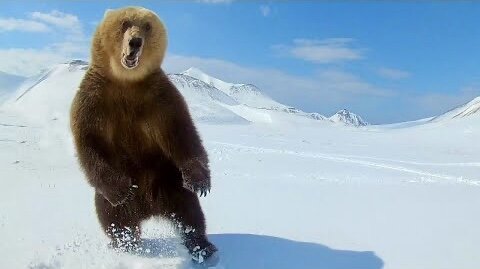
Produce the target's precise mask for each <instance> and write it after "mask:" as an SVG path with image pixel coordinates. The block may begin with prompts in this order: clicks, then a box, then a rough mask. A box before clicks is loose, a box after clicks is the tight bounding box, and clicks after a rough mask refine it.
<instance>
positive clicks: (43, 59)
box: [0, 48, 68, 76]
mask: <svg viewBox="0 0 480 269" xmlns="http://www.w3.org/2000/svg"><path fill="white" fill-rule="evenodd" d="M0 55H2V58H3V60H2V61H0V70H2V71H4V72H7V73H10V74H15V75H21V76H31V75H34V74H37V73H38V72H39V71H40V70H42V69H44V68H47V67H49V66H51V65H54V64H58V63H61V62H64V61H66V60H68V56H67V55H65V54H62V53H58V52H57V51H55V50H51V49H47V48H45V49H18V48H12V49H0Z"/></svg>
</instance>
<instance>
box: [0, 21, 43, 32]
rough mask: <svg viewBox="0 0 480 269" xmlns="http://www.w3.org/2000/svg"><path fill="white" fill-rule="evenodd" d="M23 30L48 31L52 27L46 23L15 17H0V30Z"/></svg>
mask: <svg viewBox="0 0 480 269" xmlns="http://www.w3.org/2000/svg"><path fill="white" fill-rule="evenodd" d="M8 31H21V32H48V31H50V28H49V27H48V26H47V25H45V24H44V23H41V22H37V21H32V20H24V19H15V18H6V19H2V18H0V32H8Z"/></svg>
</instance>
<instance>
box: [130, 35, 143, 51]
mask: <svg viewBox="0 0 480 269" xmlns="http://www.w3.org/2000/svg"><path fill="white" fill-rule="evenodd" d="M142 42H143V41H142V39H141V38H140V37H134V38H132V39H130V41H129V42H128V45H129V46H130V48H132V49H133V50H139V49H140V47H141V46H142Z"/></svg>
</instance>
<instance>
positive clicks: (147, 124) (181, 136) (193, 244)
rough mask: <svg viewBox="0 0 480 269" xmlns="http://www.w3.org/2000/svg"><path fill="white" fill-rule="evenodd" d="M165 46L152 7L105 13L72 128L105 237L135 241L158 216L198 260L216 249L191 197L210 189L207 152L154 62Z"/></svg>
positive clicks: (118, 243) (122, 243)
mask: <svg viewBox="0 0 480 269" xmlns="http://www.w3.org/2000/svg"><path fill="white" fill-rule="evenodd" d="M166 46H167V33H166V29H165V27H164V25H163V23H162V22H161V21H160V19H159V18H158V16H157V15H156V14H155V13H153V12H152V11H150V10H147V9H145V8H138V7H127V8H122V9H117V10H110V11H107V12H106V13H105V17H104V19H103V21H102V22H101V23H100V25H99V26H98V28H97V30H96V32H95V35H94V37H93V42H92V50H91V64H90V66H89V69H88V70H87V72H86V74H85V77H84V78H83V80H82V82H81V84H80V89H79V90H78V92H77V94H76V96H75V98H74V100H73V103H72V107H71V129H72V133H73V137H74V142H75V146H76V150H77V155H78V159H79V162H80V165H81V167H82V169H83V171H84V172H85V174H86V177H87V179H88V182H89V183H90V184H91V185H92V186H93V187H94V188H95V192H96V194H95V206H96V210H97V215H98V219H99V221H100V224H101V225H102V226H103V229H104V230H105V232H106V233H107V235H108V236H109V237H110V238H111V239H112V243H111V245H112V246H114V247H116V248H119V249H122V250H135V249H138V244H139V240H140V224H141V222H142V221H143V220H146V219H148V218H150V217H152V216H163V217H165V218H168V219H169V220H171V221H172V222H173V223H174V224H175V226H176V228H177V229H178V231H179V232H180V234H181V236H182V239H183V242H184V244H185V246H186V247H187V249H188V251H189V252H190V254H191V255H192V257H193V259H194V260H195V261H197V262H198V263H202V262H203V261H206V260H207V259H209V258H211V259H213V258H214V257H215V258H216V257H217V255H216V251H217V249H216V247H215V246H214V245H213V244H212V243H210V242H209V241H208V239H207V237H206V231H205V229H206V228H205V219H204V215H203V212H202V209H201V207H200V203H199V200H198V197H197V193H199V194H200V196H202V195H206V194H207V193H208V192H209V191H210V170H209V167H208V157H207V153H206V151H205V149H204V147H203V145H202V141H201V140H200V137H199V135H198V133H197V130H196V128H195V126H194V124H193V122H192V118H191V116H190V113H189V111H188V108H187V105H186V103H185V101H184V99H183V97H182V95H181V94H180V92H179V91H178V90H177V89H176V88H175V86H174V85H173V84H172V83H171V82H170V81H169V79H168V77H167V76H166V75H165V73H164V72H163V71H162V69H161V67H160V66H161V63H162V61H163V57H164V54H165V50H166ZM214 254H215V255H214Z"/></svg>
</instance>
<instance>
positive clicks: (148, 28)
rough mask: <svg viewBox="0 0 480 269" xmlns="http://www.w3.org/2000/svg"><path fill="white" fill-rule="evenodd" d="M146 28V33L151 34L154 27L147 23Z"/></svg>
mask: <svg viewBox="0 0 480 269" xmlns="http://www.w3.org/2000/svg"><path fill="white" fill-rule="evenodd" d="M144 28H145V31H147V32H149V31H150V30H151V29H152V26H151V25H150V23H148V22H147V23H145V26H144Z"/></svg>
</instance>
